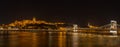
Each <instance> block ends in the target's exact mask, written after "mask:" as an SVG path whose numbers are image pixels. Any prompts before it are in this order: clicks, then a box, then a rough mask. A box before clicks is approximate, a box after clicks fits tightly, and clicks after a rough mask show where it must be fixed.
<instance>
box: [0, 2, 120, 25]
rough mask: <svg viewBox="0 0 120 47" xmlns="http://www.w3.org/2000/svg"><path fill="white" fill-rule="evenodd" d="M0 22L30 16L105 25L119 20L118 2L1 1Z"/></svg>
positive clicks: (57, 20)
mask: <svg viewBox="0 0 120 47" xmlns="http://www.w3.org/2000/svg"><path fill="white" fill-rule="evenodd" d="M0 5H1V8H0V12H1V13H0V24H8V23H11V22H13V21H15V20H23V19H32V17H36V18H37V19H40V20H45V21H50V22H65V23H73V24H78V25H79V26H86V25H87V24H88V22H90V23H91V24H93V25H104V24H108V23H110V20H116V21H118V23H120V16H119V15H120V9H119V8H120V7H119V2H114V1H109V2H108V1H96V3H95V2H94V1H73V0H69V1H67V0H66V1H65V0H64V1H56V0H52V1H35V0H34V1H33V0H20V1H15V0H11V1H4V0H3V1H1V2H0Z"/></svg>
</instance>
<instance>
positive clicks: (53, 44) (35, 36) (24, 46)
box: [0, 31, 120, 47]
mask: <svg viewBox="0 0 120 47" xmlns="http://www.w3.org/2000/svg"><path fill="white" fill-rule="evenodd" d="M0 47H120V37H119V36H116V35H98V34H85V33H78V32H59V31H58V32H54V31H7V32H3V31H2V33H0Z"/></svg>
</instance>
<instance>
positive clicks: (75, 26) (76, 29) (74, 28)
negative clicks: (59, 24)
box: [73, 24, 78, 32]
mask: <svg viewBox="0 0 120 47" xmlns="http://www.w3.org/2000/svg"><path fill="white" fill-rule="evenodd" d="M73 31H74V32H76V31H78V25H77V24H73Z"/></svg>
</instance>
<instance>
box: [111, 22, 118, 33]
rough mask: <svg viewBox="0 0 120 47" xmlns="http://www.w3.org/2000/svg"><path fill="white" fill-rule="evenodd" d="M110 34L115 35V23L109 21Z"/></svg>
mask: <svg viewBox="0 0 120 47" xmlns="http://www.w3.org/2000/svg"><path fill="white" fill-rule="evenodd" d="M110 33H113V34H117V21H115V20H111V23H110Z"/></svg>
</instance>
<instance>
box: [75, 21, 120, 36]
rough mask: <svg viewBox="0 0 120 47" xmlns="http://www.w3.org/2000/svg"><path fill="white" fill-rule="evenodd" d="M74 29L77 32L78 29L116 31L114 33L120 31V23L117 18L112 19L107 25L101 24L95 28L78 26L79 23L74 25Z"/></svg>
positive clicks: (85, 30)
mask: <svg viewBox="0 0 120 47" xmlns="http://www.w3.org/2000/svg"><path fill="white" fill-rule="evenodd" d="M73 31H75V32H77V31H79V32H80V31H81V32H83V31H84V32H88V31H90V32H94V31H95V32H96V31H97V32H104V33H105V32H108V33H114V34H117V33H119V31H120V25H119V24H117V21H115V20H111V21H110V24H107V25H103V26H100V27H94V28H80V27H78V25H76V24H75V25H73Z"/></svg>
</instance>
